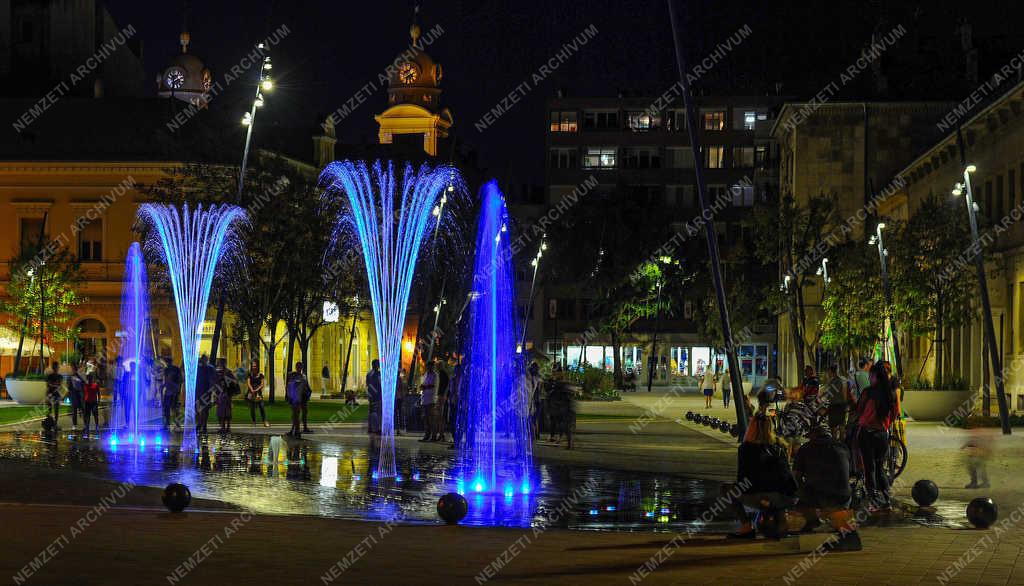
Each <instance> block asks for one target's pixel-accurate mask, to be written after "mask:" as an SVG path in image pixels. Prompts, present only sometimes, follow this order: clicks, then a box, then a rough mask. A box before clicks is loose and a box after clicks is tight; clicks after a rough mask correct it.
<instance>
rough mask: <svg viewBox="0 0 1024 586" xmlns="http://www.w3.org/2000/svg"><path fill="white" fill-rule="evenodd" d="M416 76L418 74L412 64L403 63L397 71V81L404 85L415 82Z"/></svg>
mask: <svg viewBox="0 0 1024 586" xmlns="http://www.w3.org/2000/svg"><path fill="white" fill-rule="evenodd" d="M417 75H418V72H417V71H416V66H415V65H413V64H412V63H404V64H402V67H400V68H399V69H398V79H399V80H401V82H402V83H404V84H410V83H412V82H414V81H416V76H417Z"/></svg>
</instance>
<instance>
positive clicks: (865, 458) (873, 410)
mask: <svg viewBox="0 0 1024 586" xmlns="http://www.w3.org/2000/svg"><path fill="white" fill-rule="evenodd" d="M869 377H870V382H871V386H869V387H868V388H867V389H865V391H864V392H863V393H862V394H861V396H860V401H858V402H857V410H856V415H855V417H856V420H857V435H856V438H855V447H856V448H857V449H858V450H859V451H860V460H861V465H862V466H863V470H864V484H865V486H866V488H867V490H868V497H869V498H870V500H871V501H872V502H876V503H881V504H882V505H888V503H889V478H888V476H886V473H885V467H884V462H885V457H886V455H887V454H888V452H889V428H890V427H891V426H892V420H893V414H894V410H893V394H892V387H891V382H890V380H889V373H888V372H887V371H886V369H885V364H883V363H882V362H876V363H875V365H874V366H872V367H871V372H870V373H869Z"/></svg>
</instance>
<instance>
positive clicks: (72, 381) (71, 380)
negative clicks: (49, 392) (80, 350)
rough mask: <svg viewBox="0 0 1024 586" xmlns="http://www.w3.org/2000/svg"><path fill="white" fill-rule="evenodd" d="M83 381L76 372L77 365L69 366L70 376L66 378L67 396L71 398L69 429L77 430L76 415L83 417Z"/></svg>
mask: <svg viewBox="0 0 1024 586" xmlns="http://www.w3.org/2000/svg"><path fill="white" fill-rule="evenodd" d="M84 393H85V379H84V378H82V375H81V374H80V373H79V372H78V365H77V364H72V365H71V376H70V377H68V395H69V396H70V397H71V429H74V430H77V429H78V414H79V413H81V414H82V417H83V419H84V417H85V399H84Z"/></svg>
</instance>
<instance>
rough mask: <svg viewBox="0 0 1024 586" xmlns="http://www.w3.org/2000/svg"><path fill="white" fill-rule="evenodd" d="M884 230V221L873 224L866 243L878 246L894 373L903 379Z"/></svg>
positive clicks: (883, 328)
mask: <svg viewBox="0 0 1024 586" xmlns="http://www.w3.org/2000/svg"><path fill="white" fill-rule="evenodd" d="M882 230H885V222H879V223H878V225H877V226H875V234H874V236H872V237H871V238H869V239H868V244H870V245H875V246H877V247H878V263H879V265H881V269H882V292H883V294H884V295H885V309H886V313H887V314H888V318H889V320H888V321H889V328H890V330H891V331H892V353H893V357H894V358H895V359H896V374H897V376H898V377H899V378H900V380H901V381H902V380H903V358H902V356H901V355H900V341H899V336H897V335H896V317H895V316H894V315H893V313H892V312H893V307H892V305H893V304H892V289H891V288H890V287H889V249H888V248H886V246H885V237H884V236H883V235H882ZM882 338H883V344H884V343H885V342H884V339H885V322H884V321H883V322H882Z"/></svg>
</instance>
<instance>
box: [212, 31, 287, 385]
mask: <svg viewBox="0 0 1024 586" xmlns="http://www.w3.org/2000/svg"><path fill="white" fill-rule="evenodd" d="M256 48H257V49H259V50H260V51H264V50H266V45H264V44H263V43H260V44H259V45H257V46H256ZM272 68H273V66H272V65H271V63H270V55H267V56H265V57H263V63H262V64H261V65H260V76H259V79H258V80H257V81H256V95H255V98H253V101H252V108H251V109H250V110H249V111H248V112H246V113H245V115H244V116H242V126H247V127H248V128H247V129H246V131H245V148H244V149H243V150H242V167H241V169H240V170H239V173H238V193H237V194H236V195H235V202H236V203H238V204H241V203H242V189H243V188H244V187H245V169H246V167H247V166H248V164H249V147H250V146H251V145H252V129H253V127H254V126H256V109H257V108H262V107H263V104H264V101H263V92H269V91H270V90H272V89H274V82H273V81H272V80H271V79H270V70H271V69H272ZM226 297H227V296H226V295H225V294H224V288H221V291H220V296H219V297H218V298H217V316H216V317H215V318H214V320H213V337H212V338H211V340H210V362H211V363H213V364H214V365H215V366H216V362H217V347H218V346H220V332H221V329H222V328H223V327H224V304H225V301H226Z"/></svg>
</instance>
